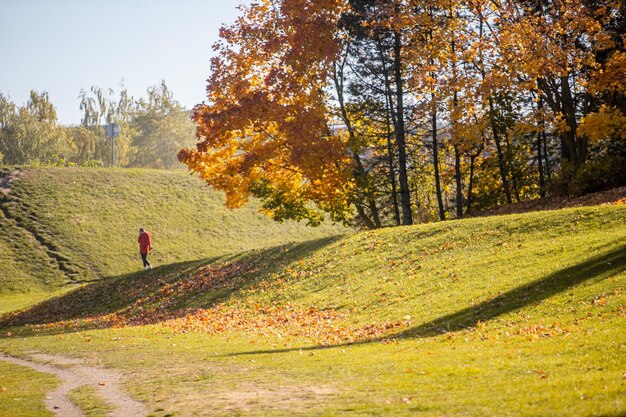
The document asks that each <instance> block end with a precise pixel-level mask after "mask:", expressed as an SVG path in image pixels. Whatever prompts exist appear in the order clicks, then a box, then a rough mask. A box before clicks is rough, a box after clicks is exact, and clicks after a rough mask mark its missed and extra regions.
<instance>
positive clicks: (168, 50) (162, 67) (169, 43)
mask: <svg viewBox="0 0 626 417" xmlns="http://www.w3.org/2000/svg"><path fill="white" fill-rule="evenodd" d="M244 2H246V0H0V93H2V94H4V95H5V96H9V97H10V98H11V100H12V101H13V102H14V103H16V104H18V105H23V104H25V103H26V101H27V100H28V96H29V93H30V90H37V91H47V92H48V94H49V96H50V101H51V102H52V104H54V105H55V107H56V108H57V115H58V118H59V121H60V122H61V123H63V124H78V123H79V122H80V118H81V113H80V109H79V99H78V95H79V93H80V90H81V88H82V89H85V90H89V88H90V87H91V86H98V87H102V88H112V89H114V90H115V91H116V92H119V90H120V89H121V88H120V86H121V85H123V86H125V87H126V88H127V89H128V91H129V92H130V93H131V95H133V96H135V97H141V96H144V95H145V92H146V89H147V88H148V87H150V86H152V85H155V84H159V83H160V82H161V80H165V82H166V84H167V85H168V87H169V89H170V90H171V91H172V92H173V93H174V98H175V99H176V100H178V101H179V102H180V103H181V104H182V105H184V106H185V107H187V108H191V107H193V106H194V105H195V104H198V103H200V102H202V101H203V100H204V99H205V88H206V79H207V78H208V77H209V72H210V58H211V56H213V54H214V52H213V51H212V49H211V45H212V44H213V43H214V42H215V41H216V40H217V39H218V31H219V28H220V26H221V25H222V24H224V23H232V22H233V21H234V20H235V19H236V17H237V16H238V14H239V11H238V10H237V6H238V5H239V4H241V3H244Z"/></svg>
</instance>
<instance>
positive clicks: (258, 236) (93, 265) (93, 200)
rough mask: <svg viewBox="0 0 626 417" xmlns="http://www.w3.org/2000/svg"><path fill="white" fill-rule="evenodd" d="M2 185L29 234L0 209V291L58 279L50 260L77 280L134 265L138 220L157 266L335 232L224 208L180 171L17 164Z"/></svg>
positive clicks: (10, 209)
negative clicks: (8, 186)
mask: <svg viewBox="0 0 626 417" xmlns="http://www.w3.org/2000/svg"><path fill="white" fill-rule="evenodd" d="M12 188H13V191H12V193H11V195H10V199H9V200H8V201H4V202H3V203H2V205H3V208H4V210H6V212H7V213H6V214H7V215H8V216H10V217H12V218H13V219H16V220H17V221H18V222H19V225H21V226H22V227H23V228H25V229H28V231H30V232H27V231H25V230H24V229H23V228H20V227H18V225H16V223H15V222H14V221H11V220H9V219H7V218H6V217H4V216H3V215H1V214H0V223H2V229H1V231H0V271H1V272H0V294H1V293H10V292H16V291H22V292H24V291H32V290H33V289H49V288H50V286H54V284H58V283H60V282H62V281H63V274H62V273H61V272H60V271H59V269H58V265H56V266H55V265H54V259H55V258H56V259H57V264H60V265H61V267H62V268H64V269H65V270H66V272H67V274H68V275H70V276H71V277H72V278H74V279H75V280H79V281H80V280H91V279H95V278H100V277H103V276H115V275H120V274H124V273H127V272H130V271H134V270H137V269H139V267H140V265H141V264H140V261H138V259H137V258H138V255H137V252H138V250H137V243H136V239H137V229H138V228H139V227H140V226H144V227H146V228H147V229H148V230H149V231H150V232H151V234H152V237H153V243H154V247H155V248H156V251H155V252H154V253H153V254H152V257H151V259H152V261H153V262H155V263H156V264H157V265H159V264H167V263H173V262H179V261H186V260H193V259H200V258H211V257H215V256H220V255H224V254H226V253H232V252H240V251H244V250H248V249H253V248H260V247H267V246H271V245H276V244H279V243H284V242H288V241H303V240H307V239H314V238H317V237H321V236H327V235H329V234H337V233H341V232H343V230H342V229H340V228H338V227H334V226H332V225H325V226H322V227H321V228H318V229H311V228H307V227H305V225H304V224H297V223H293V222H287V223H283V224H278V223H276V222H273V221H272V220H270V219H268V218H267V217H266V216H263V215H262V214H260V213H258V212H257V207H256V206H255V205H254V204H251V206H250V207H247V208H243V209H240V210H232V211H231V210H228V209H226V208H224V200H223V197H222V196H221V195H220V194H218V193H216V192H213V191H210V190H208V189H207V188H204V187H203V186H202V185H201V183H200V181H199V180H197V179H196V178H191V177H190V176H189V175H188V174H187V173H185V172H180V171H155V170H121V169H120V170H116V169H113V170H111V169H84V168H83V169H54V168H38V169H22V170H21V175H20V176H19V179H18V180H17V181H15V182H13V184H12ZM35 237H37V239H38V240H40V241H41V242H43V245H42V244H40V243H39V242H37V240H35ZM46 246H47V249H46ZM46 251H47V252H48V254H47V253H46ZM48 255H51V256H52V259H50V257H49V256H48ZM51 263H52V264H53V266H55V267H53V268H50V264H51Z"/></svg>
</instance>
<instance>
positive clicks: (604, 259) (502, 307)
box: [227, 245, 626, 356]
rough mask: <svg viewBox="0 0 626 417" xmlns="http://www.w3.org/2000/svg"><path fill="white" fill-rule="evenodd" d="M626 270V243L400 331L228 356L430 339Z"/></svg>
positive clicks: (236, 354)
mask: <svg viewBox="0 0 626 417" xmlns="http://www.w3.org/2000/svg"><path fill="white" fill-rule="evenodd" d="M624 271H626V245H622V246H620V247H618V248H617V249H614V250H611V251H610V252H608V253H605V254H603V255H600V256H596V257H593V258H590V259H587V260H586V261H584V262H581V263H579V264H577V265H574V266H571V267H568V268H565V269H561V270H560V271H557V272H554V273H552V274H550V275H547V276H545V277H543V278H540V279H538V280H536V281H533V282H530V283H528V284H526V285H522V286H520V287H517V288H515V289H513V290H511V291H508V292H506V293H503V294H501V295H499V296H497V297H495V298H492V299H490V300H486V301H483V302H482V303H479V304H477V305H474V306H471V307H467V308H464V309H462V310H459V311H456V312H454V313H451V314H447V315H445V316H442V317H439V318H437V319H434V320H431V321H429V322H426V323H423V324H421V325H419V326H416V327H412V328H409V329H406V330H404V331H402V332H400V333H396V334H393V335H387V336H384V337H377V338H372V339H367V340H362V341H358V342H353V343H343V344H336V345H329V346H309V347H296V348H288V349H276V350H258V351H250V352H238V353H233V354H229V355H227V356H240V355H255V354H271V353H286V352H292V351H300V350H302V351H307V350H318V349H328V348H335V347H345V346H348V345H362V344H368V343H374V342H380V341H383V340H388V339H390V338H403V339H410V338H426V337H432V336H437V335H441V334H444V333H449V332H455V331H459V330H463V329H468V328H472V327H474V326H476V325H477V324H478V322H479V321H480V322H487V321H489V320H491V319H494V318H496V317H499V316H501V315H503V314H507V313H511V312H514V311H516V310H519V309H522V308H524V307H527V306H530V305H533V304H537V303H540V302H541V301H543V300H546V299H548V298H550V297H552V296H554V295H557V294H559V293H561V292H563V291H566V290H568V289H570V288H573V287H575V286H577V285H580V284H582V283H584V282H587V281H591V280H596V281H600V280H604V279H607V278H609V277H611V276H614V275H616V274H619V273H621V272H624Z"/></svg>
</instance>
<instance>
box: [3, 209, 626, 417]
mask: <svg viewBox="0 0 626 417" xmlns="http://www.w3.org/2000/svg"><path fill="white" fill-rule="evenodd" d="M625 236H626V206H624V205H622V206H603V207H591V208H579V209H568V210H562V211H555V212H541V213H529V214H523V215H513V216H503V217H492V218H480V219H469V220H465V221H459V222H448V223H438V224H432V225H424V226H415V227H406V228H396V229H387V230H380V231H374V232H367V233H361V234H358V235H354V236H349V237H345V238H341V239H325V240H318V241H314V242H309V243H305V244H301V245H291V246H286V247H281V248H276V249H271V250H263V251H254V252H252V253H249V254H247V255H242V256H240V257H232V258H231V259H230V260H226V261H224V262H225V263H221V264H218V265H214V264H210V263H208V262H207V261H199V262H191V263H186V264H179V265H173V266H169V267H164V268H161V269H159V270H156V271H152V272H150V273H147V274H143V273H140V274H134V275H128V276H121V277H118V278H116V279H114V280H107V281H106V282H101V283H96V284H93V285H92V286H89V287H86V288H82V289H80V290H77V291H75V292H73V293H70V294H67V295H64V296H62V297H61V298H59V299H56V300H51V301H48V302H46V303H43V304H42V305H40V306H39V307H37V308H35V309H33V310H31V311H29V312H26V313H23V314H22V315H21V317H19V320H21V322H22V323H24V322H31V323H48V322H54V321H55V320H61V319H76V320H77V321H74V322H72V323H65V324H63V325H59V326H57V325H54V324H51V325H43V326H34V327H29V328H23V327H16V328H13V329H11V333H7V331H4V332H2V338H1V339H0V349H1V350H4V351H8V352H11V353H14V354H20V353H22V352H25V351H28V350H32V349H36V350H41V351H48V352H54V353H63V354H66V355H77V356H83V357H87V356H95V357H96V358H97V360H102V361H103V362H104V363H106V364H108V365H109V366H112V367H117V368H122V369H127V370H131V369H132V370H134V371H137V370H139V372H138V373H136V374H135V375H134V376H132V377H129V379H128V382H129V389H130V390H131V391H132V392H133V393H134V394H135V395H137V396H138V397H140V398H142V399H143V400H145V401H147V402H148V404H149V406H150V407H151V408H152V409H153V410H155V413H154V415H156V416H161V415H165V414H166V413H168V412H175V413H176V415H182V416H187V415H194V413H196V414H198V413H199V414H201V413H202V412H203V410H206V409H211V410H213V411H214V412H215V415H222V414H223V415H233V414H237V413H244V414H246V415H325V414H330V415H424V416H432V415H441V416H443V415H459V416H460V415H463V416H482V415H502V416H534V415H546V416H566V415H579V416H619V415H624V413H626V399H625V398H624V392H625V391H626V380H625V379H624V376H623V372H624V370H625V369H626V344H625V343H624V337H623V335H624V334H626V320H625V315H626V297H625V296H624V291H625V288H624V284H625V283H626V240H625V239H624V237H625ZM225 271H226V272H225ZM105 296H108V297H105ZM287 303H290V305H291V306H292V307H290V310H289V311H288V312H289V315H288V316H286V315H285V314H284V312H285V310H278V314H276V313H273V310H272V309H271V308H267V306H270V305H275V306H279V307H280V306H285V305H287ZM198 307H200V308H202V309H203V310H201V311H200V312H197V311H195V310H193V309H196V308H198ZM312 307H313V308H312ZM187 308H191V309H192V310H187ZM194 311H195V312H194ZM319 311H324V312H327V313H328V314H329V315H330V317H331V318H332V323H328V322H327V321H328V320H326V319H319V316H318V315H316V314H318V313H317V312H319ZM212 312H214V313H215V314H212ZM224 312H228V313H232V315H233V318H228V317H227V316H226V315H225V314H224ZM94 313H98V314H117V316H116V317H117V319H119V320H121V321H116V322H114V323H121V322H123V321H124V320H126V321H128V322H142V321H143V322H147V323H157V325H156V326H139V327H125V328H120V329H117V328H105V329H101V330H95V329H90V328H91V327H92V326H104V327H108V326H109V325H110V324H111V322H108V321H106V320H104V321H102V320H100V319H95V320H96V321H92V320H94V318H93V317H92V316H93V315H94ZM285 317H288V318H289V320H285ZM311 318H312V319H313V320H312V321H311V320H309V319H311ZM165 319H173V320H170V321H167V322H165V323H163V325H161V324H159V323H161V322H162V321H163V320H165ZM316 320H317V321H316ZM386 320H387V321H389V322H391V323H395V324H393V325H390V326H387V327H385V326H382V327H381V325H380V323H381V322H385V321H386ZM246 321H247V322H249V323H248V324H246V323H245V322H246ZM242 322H244V323H242ZM374 322H377V323H378V325H375V324H373V323H374ZM250 323H251V324H250ZM5 326H6V323H5ZM194 326H196V327H197V328H202V329H204V330H205V331H208V333H202V332H200V333H195V332H193V331H191V332H186V333H180V330H183V329H184V330H193V328H194ZM232 329H235V330H239V331H233V330H232ZM241 329H244V330H241ZM346 329H347V330H348V331H345V330H346ZM16 333H17V334H20V335H21V337H19V338H16V337H14V336H13V335H14V334H16ZM9 334H11V335H10V336H9ZM351 335H354V336H351ZM86 342H87V343H86ZM353 342H356V343H353ZM320 345H324V346H326V347H322V348H320ZM328 345H330V348H329V347H328ZM146 351H149V352H150V355H146ZM205 392H211V395H204V394H203V393H205ZM251 393H252V394H251Z"/></svg>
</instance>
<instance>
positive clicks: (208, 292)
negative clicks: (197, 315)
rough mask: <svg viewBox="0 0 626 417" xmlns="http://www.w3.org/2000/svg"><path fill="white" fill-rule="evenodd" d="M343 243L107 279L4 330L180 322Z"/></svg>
mask: <svg viewBox="0 0 626 417" xmlns="http://www.w3.org/2000/svg"><path fill="white" fill-rule="evenodd" d="M340 238H341V236H334V237H327V238H321V239H317V240H312V241H309V242H304V243H299V244H295V243H294V244H288V245H283V246H278V247H273V248H268V249H262V250H253V251H248V252H245V253H243V254H239V255H234V256H230V257H222V258H211V259H203V260H197V261H191V262H181V263H176V264H170V265H165V266H160V267H157V268H155V269H152V270H149V271H140V272H136V273H131V274H126V275H121V276H118V277H113V278H106V279H103V280H100V281H98V282H95V283H92V284H88V285H85V286H83V287H80V288H77V289H75V290H73V291H70V292H68V293H66V294H63V295H61V296H58V297H55V298H51V299H49V300H46V301H43V302H41V303H39V304H37V305H35V306H33V307H31V308H28V309H26V310H23V311H19V312H14V313H9V314H6V315H4V316H2V317H0V329H2V328H9V327H16V326H28V325H46V324H50V323H57V322H60V321H63V322H71V321H75V322H73V323H69V324H68V326H67V328H63V326H50V328H44V329H41V328H38V329H37V330H36V332H37V334H39V335H41V334H59V333H68V332H74V331H79V330H88V329H93V328H106V327H112V326H114V325H115V323H114V322H110V323H109V322H107V321H106V320H99V321H97V323H96V324H95V325H94V324H93V323H90V322H89V320H90V319H94V318H98V317H102V316H106V315H110V314H120V315H121V316H122V317H124V318H126V319H128V320H129V322H131V323H134V324H152V323H158V322H160V321H164V320H166V319H172V318H176V317H181V316H184V315H186V314H187V313H188V311H189V310H190V309H194V308H209V307H211V306H213V305H215V304H217V303H220V302H221V301H224V300H225V299H226V298H228V297H230V296H231V295H232V294H233V293H234V292H237V291H240V290H245V289H246V288H249V287H251V286H254V285H255V283H256V282H257V280H258V279H259V277H260V276H261V275H262V276H263V279H267V277H268V276H270V275H271V274H272V273H273V272H275V271H279V270H281V269H282V268H284V267H286V265H288V264H289V263H291V262H293V261H294V260H298V259H301V258H302V257H305V256H309V255H311V254H312V253H313V252H316V251H318V250H320V249H322V248H323V247H324V246H327V245H329V244H331V243H333V242H335V241H337V240H338V239H340ZM143 317H147V319H145V320H144V319H143ZM135 319H137V320H136V321H135ZM81 320H86V321H85V322H81ZM44 327H45V326H44ZM27 332H28V328H23V329H21V332H20V334H22V335H23V334H25V333H27ZM2 337H4V335H3V334H0V338H2Z"/></svg>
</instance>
